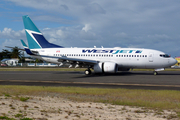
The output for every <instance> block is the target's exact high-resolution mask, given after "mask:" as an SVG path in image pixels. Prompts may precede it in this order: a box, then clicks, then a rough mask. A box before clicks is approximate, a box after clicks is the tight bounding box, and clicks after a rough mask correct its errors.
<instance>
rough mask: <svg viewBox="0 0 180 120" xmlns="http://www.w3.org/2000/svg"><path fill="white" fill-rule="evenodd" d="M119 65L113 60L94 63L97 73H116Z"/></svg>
mask: <svg viewBox="0 0 180 120" xmlns="http://www.w3.org/2000/svg"><path fill="white" fill-rule="evenodd" d="M117 70H118V66H117V64H116V63H113V62H103V63H97V64H95V65H94V72H95V73H116V72H117Z"/></svg>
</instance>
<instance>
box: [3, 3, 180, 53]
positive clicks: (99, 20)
mask: <svg viewBox="0 0 180 120" xmlns="http://www.w3.org/2000/svg"><path fill="white" fill-rule="evenodd" d="M8 1H9V2H8V3H13V5H15V6H16V7H17V9H20V8H21V7H22V8H23V13H25V12H27V13H29V14H30V17H31V18H32V20H33V21H34V22H35V24H36V25H37V26H39V28H40V29H42V32H43V34H44V35H45V37H46V38H47V39H48V40H49V41H52V42H55V43H56V44H60V45H63V46H64V47H69V46H76V47H92V46H94V45H96V46H97V47H98V46H101V45H103V46H104V47H114V46H120V47H141V48H152V49H158V50H161V51H165V52H168V51H172V52H173V54H176V53H175V51H174V50H175V49H174V48H176V51H180V47H179V46H178V44H179V39H180V35H179V31H180V25H179V21H180V16H179V14H180V12H179V11H180V7H179V6H180V2H179V1H177V0H174V1H171V2H169V1H168V0H159V1H157V0H151V1H143V0H136V1H134V0H130V1H125V0H113V1H108V0H103V1H95V0H86V1H82V0H73V1H67V0H66V1H65V0H43V1H42V0H30V1H27V0H8ZM7 9H9V8H8V7H7ZM12 10H13V11H12V13H13V15H17V16H18V17H19V15H21V14H23V13H19V11H21V10H19V11H16V9H13V8H12ZM14 11H15V12H14ZM17 13H18V14H17ZM17 16H16V17H17ZM47 28H48V29H47ZM20 29H21V28H20ZM3 31H4V33H2V32H3ZM2 32H0V34H1V36H0V38H5V39H19V38H20V37H23V38H24V35H25V34H24V33H23V34H22V33H21V32H20V31H18V30H15V28H14V30H13V29H9V28H7V27H6V30H5V29H4V30H2ZM10 33H11V34H10ZM6 37H7V38H6ZM87 43H88V44H87ZM172 46H173V47H172Z"/></svg>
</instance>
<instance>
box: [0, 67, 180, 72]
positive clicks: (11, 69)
mask: <svg viewBox="0 0 180 120" xmlns="http://www.w3.org/2000/svg"><path fill="white" fill-rule="evenodd" d="M84 70H86V68H58V67H52V68H47V67H44V68H42V67H0V71H84ZM132 71H154V69H133V70H132ZM165 71H180V69H171V68H167V69H165Z"/></svg>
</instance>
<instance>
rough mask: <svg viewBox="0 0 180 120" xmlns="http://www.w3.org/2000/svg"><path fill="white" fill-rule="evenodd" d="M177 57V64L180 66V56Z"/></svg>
mask: <svg viewBox="0 0 180 120" xmlns="http://www.w3.org/2000/svg"><path fill="white" fill-rule="evenodd" d="M175 59H176V60H177V61H178V62H177V63H176V64H175V66H180V57H176V58H175Z"/></svg>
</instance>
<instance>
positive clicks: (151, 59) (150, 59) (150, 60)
mask: <svg viewBox="0 0 180 120" xmlns="http://www.w3.org/2000/svg"><path fill="white" fill-rule="evenodd" d="M153 58H154V55H153V53H149V62H153Z"/></svg>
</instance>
